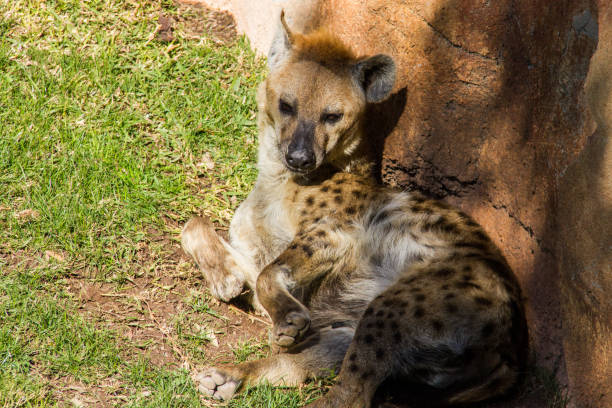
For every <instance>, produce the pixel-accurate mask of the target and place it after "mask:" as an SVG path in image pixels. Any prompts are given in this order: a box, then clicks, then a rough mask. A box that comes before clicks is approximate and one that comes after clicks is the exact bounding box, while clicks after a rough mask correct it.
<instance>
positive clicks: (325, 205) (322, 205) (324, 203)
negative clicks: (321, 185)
mask: <svg viewBox="0 0 612 408" xmlns="http://www.w3.org/2000/svg"><path fill="white" fill-rule="evenodd" d="M325 207H327V201H321V202H320V203H319V208H325Z"/></svg>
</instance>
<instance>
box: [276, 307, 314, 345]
mask: <svg viewBox="0 0 612 408" xmlns="http://www.w3.org/2000/svg"><path fill="white" fill-rule="evenodd" d="M309 327H310V316H309V314H308V312H306V311H294V312H289V313H287V314H286V315H285V317H283V318H282V319H281V320H280V321H279V322H276V323H275V324H274V327H273V329H272V335H273V338H272V340H273V341H274V343H276V344H277V345H279V346H281V347H288V346H291V345H292V344H294V343H296V342H297V340H299V339H300V338H301V337H302V336H303V335H304V333H306V331H307V330H308V328H309Z"/></svg>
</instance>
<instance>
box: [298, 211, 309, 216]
mask: <svg viewBox="0 0 612 408" xmlns="http://www.w3.org/2000/svg"><path fill="white" fill-rule="evenodd" d="M300 214H302V215H306V214H308V211H306V210H302V211H301V212H300Z"/></svg>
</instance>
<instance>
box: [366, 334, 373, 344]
mask: <svg viewBox="0 0 612 408" xmlns="http://www.w3.org/2000/svg"><path fill="white" fill-rule="evenodd" d="M364 340H365V342H366V344H372V343H374V336H372V335H371V334H366V336H365V338H364Z"/></svg>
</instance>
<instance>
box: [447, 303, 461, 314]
mask: <svg viewBox="0 0 612 408" xmlns="http://www.w3.org/2000/svg"><path fill="white" fill-rule="evenodd" d="M444 308H445V309H446V312H447V313H450V314H454V313H457V311H458V310H459V308H458V307H457V305H456V304H454V303H447V304H446V305H445V306H444Z"/></svg>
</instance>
